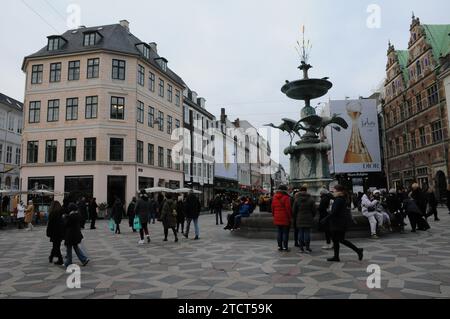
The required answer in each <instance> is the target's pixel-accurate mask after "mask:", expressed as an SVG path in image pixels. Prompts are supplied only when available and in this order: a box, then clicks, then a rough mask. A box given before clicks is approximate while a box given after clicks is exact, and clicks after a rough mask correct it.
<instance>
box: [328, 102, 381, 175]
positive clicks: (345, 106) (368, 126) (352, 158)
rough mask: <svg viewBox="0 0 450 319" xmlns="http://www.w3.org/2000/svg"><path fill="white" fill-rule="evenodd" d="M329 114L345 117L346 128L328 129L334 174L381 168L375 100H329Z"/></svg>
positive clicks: (362, 171)
mask: <svg viewBox="0 0 450 319" xmlns="http://www.w3.org/2000/svg"><path fill="white" fill-rule="evenodd" d="M330 114H332V115H333V114H336V115H338V116H340V117H342V118H343V119H345V120H346V121H347V123H348V125H349V128H348V129H346V130H340V131H337V130H335V129H331V140H332V146H333V151H332V161H331V163H332V165H331V166H332V167H331V171H332V172H334V173H335V174H342V173H368V172H381V153H380V135H379V126H378V114H377V104H376V100H371V99H360V100H343V101H331V103H330Z"/></svg>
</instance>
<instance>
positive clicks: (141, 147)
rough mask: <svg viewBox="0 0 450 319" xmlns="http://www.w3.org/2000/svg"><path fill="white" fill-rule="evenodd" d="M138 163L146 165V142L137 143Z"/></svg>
mask: <svg viewBox="0 0 450 319" xmlns="http://www.w3.org/2000/svg"><path fill="white" fill-rule="evenodd" d="M136 162H138V163H141V164H143V163H144V142H142V141H137V150H136Z"/></svg>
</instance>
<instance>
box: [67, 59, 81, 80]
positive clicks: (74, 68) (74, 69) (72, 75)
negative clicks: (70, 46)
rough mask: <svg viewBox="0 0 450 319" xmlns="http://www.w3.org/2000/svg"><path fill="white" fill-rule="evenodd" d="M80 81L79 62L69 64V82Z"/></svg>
mask: <svg viewBox="0 0 450 319" xmlns="http://www.w3.org/2000/svg"><path fill="white" fill-rule="evenodd" d="M79 79H80V61H71V62H69V79H68V80H69V81H78V80H79Z"/></svg>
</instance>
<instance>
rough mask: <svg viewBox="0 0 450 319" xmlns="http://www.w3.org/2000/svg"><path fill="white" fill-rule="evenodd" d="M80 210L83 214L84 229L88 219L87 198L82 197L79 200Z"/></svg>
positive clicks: (81, 214)
mask: <svg viewBox="0 0 450 319" xmlns="http://www.w3.org/2000/svg"><path fill="white" fill-rule="evenodd" d="M78 210H79V212H80V216H81V229H84V227H85V225H86V221H87V220H88V211H87V207H86V198H84V197H81V198H80V200H79V201H78Z"/></svg>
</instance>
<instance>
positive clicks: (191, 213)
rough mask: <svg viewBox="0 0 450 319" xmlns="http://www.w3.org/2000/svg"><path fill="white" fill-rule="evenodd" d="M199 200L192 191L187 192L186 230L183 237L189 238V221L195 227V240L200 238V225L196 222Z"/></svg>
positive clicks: (198, 212) (198, 214)
mask: <svg viewBox="0 0 450 319" xmlns="http://www.w3.org/2000/svg"><path fill="white" fill-rule="evenodd" d="M200 206H201V205H200V201H199V200H198V198H197V196H195V195H194V193H193V192H191V193H189V194H188V197H187V199H186V232H185V233H184V237H185V238H189V230H190V228H191V223H194V228H195V240H199V239H200V227H199V224H198V219H199V216H200V209H201V207H200Z"/></svg>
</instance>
